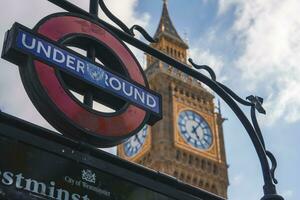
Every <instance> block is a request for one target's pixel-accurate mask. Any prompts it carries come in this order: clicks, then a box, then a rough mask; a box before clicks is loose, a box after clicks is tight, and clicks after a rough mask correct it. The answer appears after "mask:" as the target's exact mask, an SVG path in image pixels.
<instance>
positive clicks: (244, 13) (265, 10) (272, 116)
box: [219, 0, 300, 122]
mask: <svg viewBox="0 0 300 200" xmlns="http://www.w3.org/2000/svg"><path fill="white" fill-rule="evenodd" d="M219 5H220V9H221V10H224V9H225V8H226V9H228V8H229V7H230V6H232V5H236V10H235V12H236V13H235V14H236V20H235V23H234V26H233V27H232V33H233V34H235V35H236V36H237V37H238V38H239V41H240V43H241V45H242V46H243V50H242V52H241V56H240V57H239V58H238V60H237V61H236V63H235V64H236V66H237V67H238V68H239V69H240V71H241V73H242V77H243V78H244V80H247V86H245V87H247V88H246V89H248V90H251V91H254V90H256V91H257V90H262V91H264V93H266V94H267V98H266V101H265V102H266V105H267V110H268V116H269V117H268V120H269V121H270V122H275V121H277V120H278V119H280V118H284V119H285V120H286V122H296V121H298V120H300V87H299V85H300V66H299V63H300V18H299V8H300V1H298V0H286V1H281V0H271V1H261V0H252V1H241V0H240V1H230V2H229V3H225V1H220V4H219ZM226 9H225V10H226Z"/></svg>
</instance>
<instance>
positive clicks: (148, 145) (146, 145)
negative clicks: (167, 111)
mask: <svg viewBox="0 0 300 200" xmlns="http://www.w3.org/2000/svg"><path fill="white" fill-rule="evenodd" d="M150 149H151V127H150V126H148V128H147V136H146V138H145V142H144V144H143V145H142V146H141V149H140V151H139V152H138V153H137V154H136V155H134V156H131V157H129V156H127V155H126V154H125V152H124V145H118V147H117V152H118V155H119V156H120V157H122V158H125V159H126V160H129V161H132V162H135V161H137V160H139V159H140V158H141V157H143V156H144V155H145V154H146V153H147V152H148V151H149V150H150Z"/></svg>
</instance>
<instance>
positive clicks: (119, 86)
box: [109, 77, 122, 90]
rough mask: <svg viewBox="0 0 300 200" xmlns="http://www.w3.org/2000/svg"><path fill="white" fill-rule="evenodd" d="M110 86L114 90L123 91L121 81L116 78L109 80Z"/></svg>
mask: <svg viewBox="0 0 300 200" xmlns="http://www.w3.org/2000/svg"><path fill="white" fill-rule="evenodd" d="M113 81H114V82H115V83H116V84H117V86H115V85H114V84H113ZM109 84H110V86H111V87H112V88H113V89H114V90H121V89H122V85H121V83H120V81H119V80H118V79H116V78H115V77H111V78H110V79H109Z"/></svg>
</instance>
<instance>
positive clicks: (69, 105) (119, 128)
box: [34, 15, 146, 137]
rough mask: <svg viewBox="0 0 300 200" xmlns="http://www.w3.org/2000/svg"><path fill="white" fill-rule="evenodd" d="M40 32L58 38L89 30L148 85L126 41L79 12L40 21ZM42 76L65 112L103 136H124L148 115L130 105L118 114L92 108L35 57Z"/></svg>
mask: <svg viewBox="0 0 300 200" xmlns="http://www.w3.org/2000/svg"><path fill="white" fill-rule="evenodd" d="M37 32H38V33H39V34H42V35H44V36H46V37H47V38H49V39H51V40H53V41H58V40H60V39H61V38H63V37H65V36H66V35H69V34H73V33H76V34H78V33H79V34H86V35H88V36H91V37H94V38H96V39H97V40H99V41H101V42H103V43H105V44H107V45H108V46H109V47H110V48H111V49H112V51H114V52H115V54H116V55H117V56H118V57H119V59H120V60H121V62H123V64H124V66H125V67H126V70H127V72H128V74H129V77H130V79H132V80H134V81H135V82H137V83H139V84H141V85H143V86H145V85H146V81H145V78H144V76H143V72H142V71H141V68H140V66H139V64H138V62H137V61H136V59H135V58H134V56H133V55H132V53H131V52H130V51H129V50H128V48H127V47H125V45H124V44H123V43H121V42H120V41H119V40H118V39H117V38H116V37H115V36H113V35H112V34H111V33H109V32H108V31H107V30H105V29H104V28H102V27H101V26H99V25H98V24H96V23H94V22H91V21H88V20H86V19H83V18H80V17H78V16H72V15H71V16H54V17H51V18H49V19H48V20H46V21H45V22H43V23H42V24H40V26H39V27H38V28H37ZM34 66H35V69H36V72H37V75H38V78H39V80H40V82H41V84H42V86H43V88H44V90H45V91H46V93H47V94H48V96H49V98H50V99H51V100H52V102H53V103H54V104H55V105H56V106H57V108H58V109H59V110H60V111H61V112H62V113H64V115H65V116H66V117H67V118H68V119H69V120H71V121H72V122H73V123H75V124H77V125H78V126H79V127H80V128H82V129H83V130H86V131H88V132H92V133H94V134H96V135H99V136H108V137H110V136H111V137H123V136H126V135H128V134H130V133H131V132H133V131H135V130H136V129H137V128H139V127H140V126H141V124H142V123H143V122H144V120H145V118H146V111H144V110H142V109H140V108H138V107H136V106H133V105H129V106H128V107H127V109H125V110H124V111H123V112H121V113H119V114H118V115H116V116H107V115H101V113H94V112H90V111H88V110H87V109H85V108H84V107H83V106H82V105H80V104H79V103H77V102H76V101H74V100H73V99H72V98H71V97H70V96H69V95H68V94H67V92H66V91H65V89H64V88H63V87H62V85H61V83H60V82H59V80H58V78H57V76H56V74H55V70H54V68H53V67H50V66H48V65H46V64H44V63H42V62H39V61H37V60H35V61H34ZM62 123H63V122H62Z"/></svg>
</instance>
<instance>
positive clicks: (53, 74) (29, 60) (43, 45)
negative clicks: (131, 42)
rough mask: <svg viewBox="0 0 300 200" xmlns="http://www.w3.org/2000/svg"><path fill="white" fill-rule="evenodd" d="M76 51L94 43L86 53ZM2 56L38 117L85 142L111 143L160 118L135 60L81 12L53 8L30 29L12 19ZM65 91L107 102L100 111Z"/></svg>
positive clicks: (155, 97)
mask: <svg viewBox="0 0 300 200" xmlns="http://www.w3.org/2000/svg"><path fill="white" fill-rule="evenodd" d="M70 47H76V48H79V49H81V50H82V52H85V51H89V49H90V48H91V47H92V48H93V49H94V57H95V58H97V60H98V61H99V62H96V61H95V60H92V59H89V58H88V57H86V56H85V55H82V53H81V54H80V51H74V50H72V49H74V48H70ZM2 57H3V58H4V59H6V60H8V61H10V62H13V63H15V64H17V65H19V69H20V74H21V78H22V81H23V84H24V86H25V89H26V91H27V93H28V94H29V96H30V98H31V100H32V102H33V103H34V105H35V106H36V107H37V109H38V110H39V112H40V113H41V114H42V115H43V117H45V118H46V120H48V121H49V122H50V123H51V125H53V126H54V127H55V128H57V129H58V130H59V131H61V132H62V133H63V134H65V135H67V136H69V137H72V138H75V139H79V140H83V141H84V142H88V143H90V144H93V145H96V146H99V147H105V146H113V145H116V144H118V143H120V142H122V141H124V140H125V139H127V138H128V137H130V136H131V135H133V134H135V133H137V132H138V131H139V130H140V129H141V128H142V127H143V126H144V124H145V123H147V124H150V125H152V124H154V123H155V122H156V121H158V120H159V119H161V109H162V108H161V96H160V95H159V94H157V93H155V92H153V91H151V90H149V87H148V83H147V80H146V78H145V76H144V73H143V70H142V68H141V67H140V65H139V63H138V61H137V60H136V58H135V57H134V55H133V54H132V53H131V52H130V50H129V49H128V48H127V47H126V46H125V44H124V43H123V42H121V41H120V40H119V39H118V38H117V37H116V36H115V35H114V34H112V33H111V32H109V31H108V30H107V29H106V28H105V27H104V26H102V25H101V24H99V23H97V22H94V21H91V19H87V18H85V17H83V16H79V15H75V14H70V13H57V14H53V15H50V16H47V17H45V18H44V19H42V20H41V21H40V22H39V23H38V24H37V25H36V26H35V28H34V29H33V30H30V29H28V28H26V27H24V26H22V25H20V24H18V23H15V24H14V25H13V27H12V28H11V29H10V30H9V31H8V32H7V34H6V40H5V44H4V47H3V52H2ZM71 91H76V92H77V93H79V94H82V95H84V94H85V93H86V92H90V93H92V94H93V98H94V100H95V101H98V102H99V103H102V104H104V105H107V106H109V107H110V108H113V109H114V110H115V112H113V113H103V112H99V111H96V110H94V109H92V108H91V107H89V106H87V105H85V104H84V103H82V102H81V101H79V100H78V99H77V98H75V96H74V95H73V93H72V92H71Z"/></svg>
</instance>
